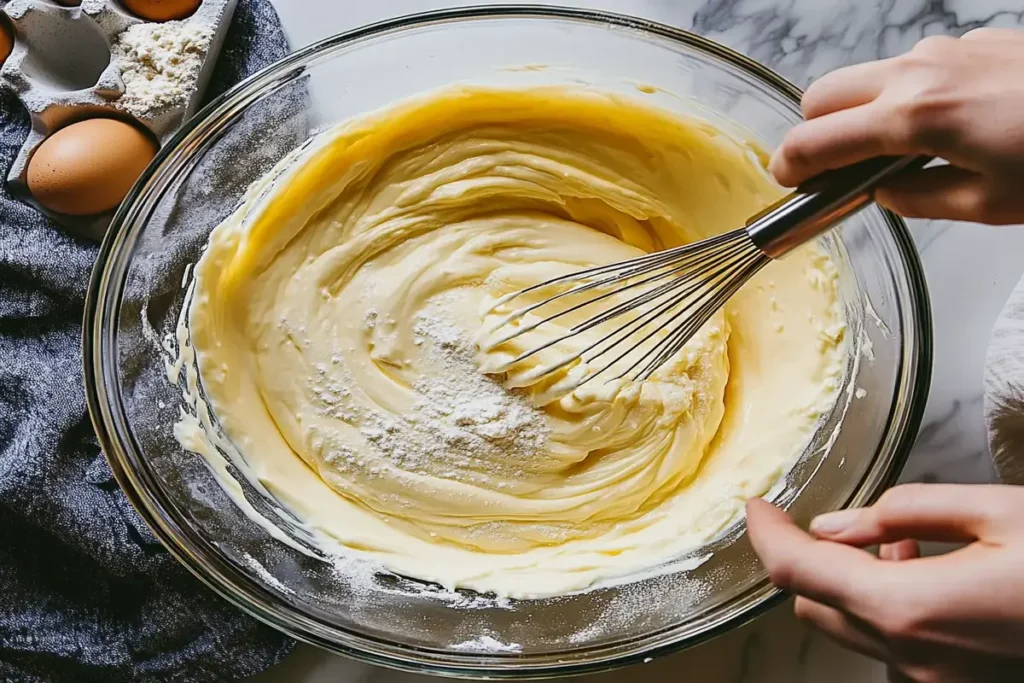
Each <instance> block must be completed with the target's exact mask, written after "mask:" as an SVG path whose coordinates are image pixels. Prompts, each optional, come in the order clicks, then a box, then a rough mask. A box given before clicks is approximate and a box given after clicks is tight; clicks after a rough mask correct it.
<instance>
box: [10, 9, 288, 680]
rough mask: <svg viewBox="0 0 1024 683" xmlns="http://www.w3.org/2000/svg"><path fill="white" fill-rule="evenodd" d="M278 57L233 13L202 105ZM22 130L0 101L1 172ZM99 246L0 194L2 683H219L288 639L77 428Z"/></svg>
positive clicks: (86, 425)
mask: <svg viewBox="0 0 1024 683" xmlns="http://www.w3.org/2000/svg"><path fill="white" fill-rule="evenodd" d="M287 52H288V46H287V42H286V40H285V37H284V34H283V32H282V30H281V24H280V21H279V20H278V17H277V15H276V13H275V12H274V10H273V8H272V7H271V6H270V3H269V0H239V3H238V8H237V10H236V12H235V15H234V19H233V20H232V24H231V27H230V30H229V32H228V35H227V39H226V42H225V44H224V48H223V51H222V53H221V56H220V59H219V61H218V64H217V67H216V72H215V74H214V76H213V79H212V81H211V84H210V88H209V91H208V94H207V96H208V97H212V96H215V95H217V94H219V93H220V92H222V91H223V90H225V89H226V88H227V87H229V86H230V85H232V84H234V83H236V82H237V81H239V80H240V79H242V78H244V77H246V76H248V75H249V74H251V73H252V72H254V71H256V70H258V69H260V68H262V67H264V66H266V65H268V64H270V63H272V62H274V61H276V60H278V59H280V58H281V57H283V56H284V55H285V54H287ZM27 130H28V117H27V115H26V113H25V111H24V110H23V109H22V107H21V105H20V104H19V103H18V101H17V99H15V98H14V97H13V96H12V95H10V94H9V93H5V94H2V95H0V173H2V175H3V176H6V174H7V171H8V169H9V167H10V164H11V161H12V160H13V159H14V156H15V154H16V153H17V150H18V148H19V147H20V145H21V143H22V141H23V140H24V139H25V135H26V133H27ZM96 253H97V247H96V245H95V244H92V243H90V242H87V241H84V240H81V239H78V238H75V237H73V236H71V235H69V234H67V233H66V232H64V231H62V230H61V229H59V228H57V227H55V226H54V225H53V224H52V223H50V222H49V221H48V220H46V219H45V218H44V217H43V216H42V215H41V214H40V213H38V212H37V211H36V210H34V209H33V208H32V207H30V206H27V205H25V204H23V203H21V202H19V201H17V200H16V199H14V198H12V197H11V195H10V194H9V193H8V191H7V188H6V187H5V186H4V184H3V183H0V681H19V682H20V681H32V682H35V681H39V682H43V681H45V682H47V683H60V682H62V681H75V682H76V683H77V682H87V681H103V682H105V683H108V682H109V683H116V682H119V681H181V682H186V681H229V680H233V679H237V678H240V677H243V676H247V675H250V674H253V673H255V672H257V671H260V670H262V669H265V668H266V667H268V666H270V665H271V664H273V663H275V662H277V661H278V660H280V659H281V658H282V657H284V656H285V655H286V654H287V653H288V652H289V651H290V650H291V648H292V645H293V641H291V640H290V639H289V638H287V637H285V636H283V635H281V634H279V633H277V632H276V631H274V630H272V629H270V628H269V627H267V626H264V625H262V624H260V623H258V622H256V621H255V620H253V619H251V618H250V617H248V616H246V615H244V614H242V613H241V612H239V611H237V610H236V609H235V608H234V607H232V606H231V605H230V604H228V603H227V602H226V601H224V600H222V599H221V598H220V597H218V596H216V595H214V594H213V592H211V591H210V590H208V589H207V588H206V587H205V586H203V585H202V584H201V583H200V582H199V581H198V580H197V579H195V578H194V577H193V576H192V575H191V574H189V573H188V572H187V571H186V570H185V569H184V568H183V567H182V566H181V565H179V564H178V563H177V562H176V561H175V560H174V558H172V557H171V556H170V555H169V554H168V553H167V551H166V550H164V548H163V547H162V546H161V545H160V543H159V542H158V541H157V540H156V539H155V538H154V537H153V535H152V534H151V533H150V532H149V530H148V529H147V528H146V526H145V524H144V523H143V522H142V521H141V519H140V518H139V517H138V516H137V515H136V513H135V511H134V510H133V509H132V507H131V505H130V504H129V503H128V501H127V500H126V499H125V497H124V495H123V494H122V493H121V491H120V490H119V489H118V486H117V484H116V483H115V481H114V479H113V477H112V475H111V472H110V469H109V467H108V466H107V462H106V460H105V458H104V456H103V454H102V452H101V451H100V448H99V445H98V444H97V441H96V437H95V436H94V434H93V431H92V427H91V425H90V422H89V419H88V417H87V415H86V407H85V397H84V393H83V389H82V370H81V342H80V337H81V333H82V325H81V321H82V306H83V301H84V295H85V290H86V284H87V281H88V278H89V272H90V269H91V267H92V264H93V260H94V259H95V257H96Z"/></svg>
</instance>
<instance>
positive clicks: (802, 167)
mask: <svg viewBox="0 0 1024 683" xmlns="http://www.w3.org/2000/svg"><path fill="white" fill-rule="evenodd" d="M886 111H887V110H886V108H885V107H883V106H882V105H880V104H878V103H875V102H872V103H871V104H864V105H861V106H859V107H853V108H851V109H843V110H841V111H837V112H834V113H832V114H827V115H825V116H822V117H820V118H816V119H811V120H810V121H805V122H803V123H801V124H798V125H797V126H795V127H794V128H793V129H791V130H790V131H789V133H787V134H786V137H785V139H784V140H783V141H782V144H781V145H780V146H779V148H778V149H777V150H775V153H774V154H773V155H772V158H771V161H770V162H769V164H768V170H769V171H771V173H772V175H774V176H775V179H776V180H777V181H778V182H779V183H780V184H781V185H784V186H786V187H796V186H797V185H799V184H800V183H802V182H804V181H805V180H808V179H810V178H812V177H814V176H816V175H818V174H819V173H823V172H824V171H828V170H830V169H834V168H841V167H843V166H849V165H851V164H854V163H856V162H858V161H863V160H864V159H869V158H871V157H877V156H882V155H883V154H910V153H912V150H911V149H910V148H909V146H907V145H904V144H902V143H901V142H900V140H899V138H898V137H897V136H896V135H895V134H894V133H893V131H891V130H890V127H889V126H886V125H885V124H884V120H885V117H886V116H887V113H886Z"/></svg>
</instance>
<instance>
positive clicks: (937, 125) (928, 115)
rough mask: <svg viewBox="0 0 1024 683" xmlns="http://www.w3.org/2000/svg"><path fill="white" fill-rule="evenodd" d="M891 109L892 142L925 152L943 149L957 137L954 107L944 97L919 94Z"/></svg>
mask: <svg viewBox="0 0 1024 683" xmlns="http://www.w3.org/2000/svg"><path fill="white" fill-rule="evenodd" d="M894 109H895V112H894V113H895V116H894V120H895V124H896V125H894V126H893V134H894V136H895V137H896V138H897V140H895V142H897V143H900V144H902V145H906V146H909V147H912V148H916V149H921V150H924V151H931V150H937V149H943V148H945V147H948V146H949V145H950V144H951V143H952V138H953V137H954V136H955V134H956V129H955V127H954V125H953V107H952V103H951V102H950V101H949V98H948V97H946V96H945V95H944V94H942V93H939V92H931V93H929V92H918V93H917V94H916V95H914V96H911V97H908V98H906V99H903V100H901V101H900V102H899V103H897V104H896V106H895V107H894Z"/></svg>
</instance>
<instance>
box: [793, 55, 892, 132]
mask: <svg viewBox="0 0 1024 683" xmlns="http://www.w3.org/2000/svg"><path fill="white" fill-rule="evenodd" d="M892 64H893V62H892V60H891V59H882V60H878V61H874V62H865V63H863V64H854V65H853V66H847V67H844V68H842V69H837V70H835V71H832V72H830V73H827V74H825V75H824V76H822V77H821V78H819V79H818V80H816V81H815V82H814V83H812V84H811V85H810V87H809V88H807V92H805V93H804V96H803V99H802V100H801V101H800V107H801V109H803V112H804V118H806V119H814V118H818V117H819V116H824V115H825V114H831V113H832V112H835V111H839V110H840V109H849V108H851V107H856V106H859V105H862V104H867V103H868V102H871V101H872V100H874V99H875V98H876V97H878V95H879V94H880V93H881V92H882V87H883V86H884V85H885V82H886V80H887V77H888V75H889V73H890V72H891V71H892Z"/></svg>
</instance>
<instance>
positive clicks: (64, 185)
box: [28, 119, 157, 216]
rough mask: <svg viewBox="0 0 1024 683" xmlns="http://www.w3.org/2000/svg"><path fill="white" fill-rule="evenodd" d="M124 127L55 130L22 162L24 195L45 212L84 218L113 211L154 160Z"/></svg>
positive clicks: (91, 124)
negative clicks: (25, 170) (24, 165)
mask: <svg viewBox="0 0 1024 683" xmlns="http://www.w3.org/2000/svg"><path fill="white" fill-rule="evenodd" d="M156 150H157V147H156V143H154V142H153V140H152V139H150V137H149V136H148V135H146V134H145V133H144V132H142V131H141V130H140V129H138V128H136V127H135V126H133V125H132V124H130V123H125V122H124V121H118V120H116V119H88V120H86V121H81V122H79V123H73V124H71V125H70V126H67V127H65V128H61V129H60V130H58V131H57V132H56V133H54V134H53V135H51V136H50V137H48V138H47V139H46V140H44V141H43V144H41V145H39V149H37V150H36V153H35V154H33V155H32V158H31V159H30V160H29V162H28V189H29V190H30V191H31V192H32V196H33V197H35V198H36V201H38V202H39V203H40V204H42V205H43V206H45V207H46V208H47V209H50V210H51V211H56V212H57V213H65V214H69V215H72V216H90V215H92V214H97V213H103V212H105V211H109V210H110V209H113V208H114V207H116V206H117V205H118V204H120V203H121V200H122V199H124V196H125V195H126V194H128V190H129V189H131V186H132V185H133V184H134V183H135V181H136V180H137V179H138V177H139V175H140V174H141V173H142V171H143V169H145V168H146V164H148V163H149V162H150V161H151V160H152V159H153V157H154V156H155V155H156Z"/></svg>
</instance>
